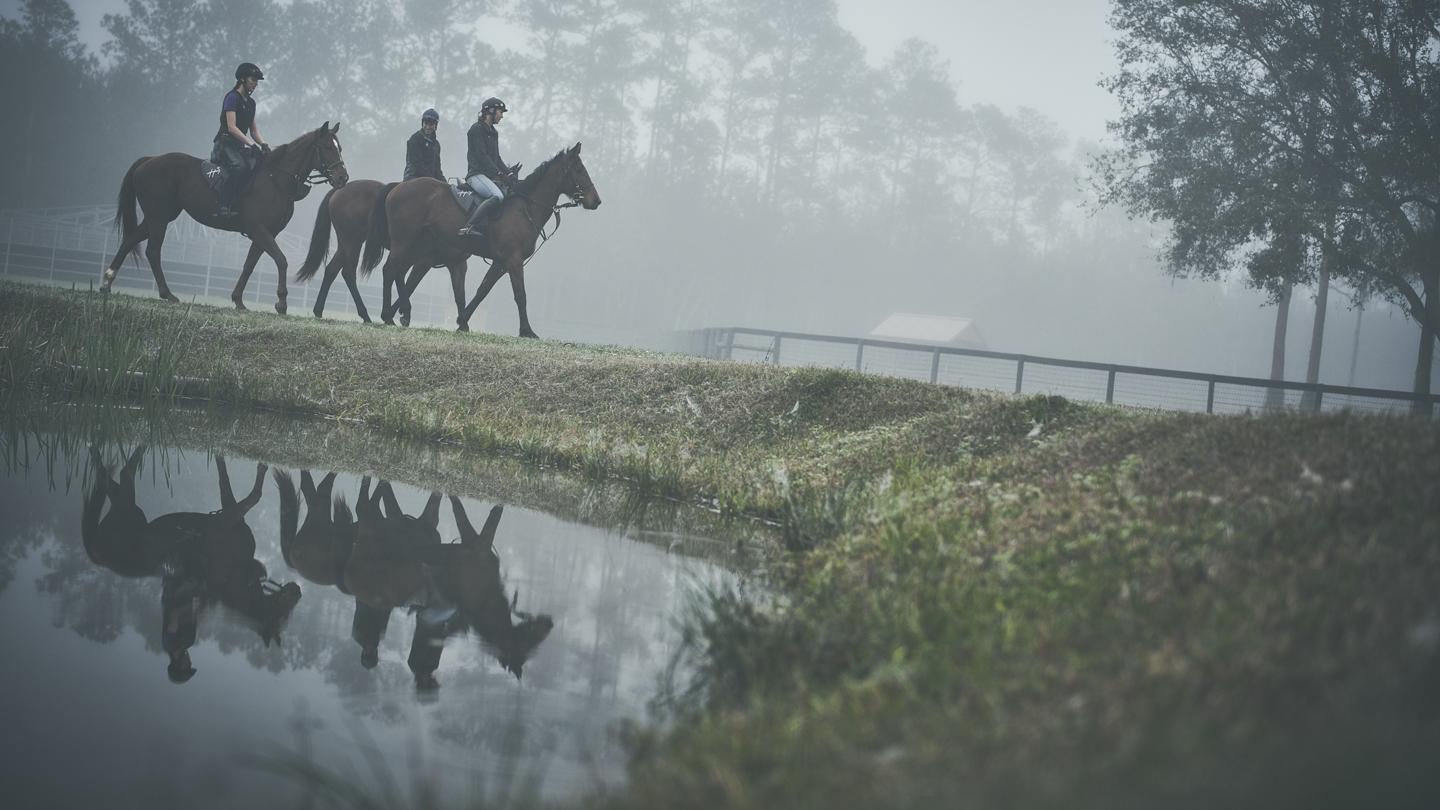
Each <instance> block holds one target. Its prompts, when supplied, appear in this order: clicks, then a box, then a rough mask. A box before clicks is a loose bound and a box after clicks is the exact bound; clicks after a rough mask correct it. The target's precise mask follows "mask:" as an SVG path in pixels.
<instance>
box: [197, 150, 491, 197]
mask: <svg viewBox="0 0 1440 810" xmlns="http://www.w3.org/2000/svg"><path fill="white" fill-rule="evenodd" d="M200 174H201V175H203V176H204V177H205V185H207V186H209V187H210V193H211V194H214V195H215V202H216V203H218V204H222V205H223V204H224V202H225V201H224V198H223V196H222V195H223V194H224V191H225V180H226V179H227V178H228V177H229V176H230V173H229V172H228V171H226V170H225V167H224V166H221V165H220V164H218V163H215V162H214V161H209V160H201V161H200ZM258 175H259V172H255V171H252V172H250V176H249V177H247V178H245V185H244V186H242V187H241V188H240V190H239V191H237V192H236V193H235V197H236V199H237V201H238V199H239V197H240V195H241V194H243V193H244V191H245V189H247V188H249V187H250V186H251V185H252V184H253V183H254V182H255V178H256V177H257V176H258ZM308 196H310V186H309V185H307V184H305V183H298V184H297V185H296V187H295V190H294V191H293V192H292V193H291V195H290V199H291V200H293V201H295V202H300V201H301V200H303V199H305V198H306V197H308ZM471 196H474V195H473V194H472V195H471Z"/></svg>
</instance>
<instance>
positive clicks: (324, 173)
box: [285, 135, 345, 186]
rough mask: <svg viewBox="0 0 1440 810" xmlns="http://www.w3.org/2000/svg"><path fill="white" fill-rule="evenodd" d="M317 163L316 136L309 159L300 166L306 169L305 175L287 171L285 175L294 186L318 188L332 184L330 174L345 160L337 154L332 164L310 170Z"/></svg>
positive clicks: (324, 164)
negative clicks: (288, 176) (323, 184)
mask: <svg viewBox="0 0 1440 810" xmlns="http://www.w3.org/2000/svg"><path fill="white" fill-rule="evenodd" d="M317 163H320V138H319V136H318V135H317V136H316V138H315V142H314V143H313V144H311V145H310V158H309V159H308V160H306V161H305V163H304V164H302V165H304V166H305V167H306V168H305V170H304V171H305V174H301V173H299V172H293V171H289V170H288V169H287V170H286V172H285V173H286V174H288V175H290V180H291V181H292V182H293V183H294V184H295V185H296V186H301V185H305V186H318V185H320V184H321V183H332V182H333V181H332V180H331V173H332V172H334V171H335V168H336V167H337V166H344V165H345V159H344V158H342V157H340V156H339V155H338V154H337V155H336V158H335V160H334V161H333V162H331V163H321V164H320V168H318V169H316V168H310V167H313V166H315V164H317Z"/></svg>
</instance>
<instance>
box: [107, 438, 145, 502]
mask: <svg viewBox="0 0 1440 810" xmlns="http://www.w3.org/2000/svg"><path fill="white" fill-rule="evenodd" d="M144 455H145V445H144V444H138V445H136V446H135V451H134V452H132V453H131V454H130V458H127V459H125V466H124V467H123V468H121V470H120V484H119V489H120V496H121V498H123V499H124V502H125V503H126V504H127V505H130V506H134V505H135V472H136V470H138V469H139V468H140V459H141V458H142V457H143V456H144ZM110 500H112V501H113V500H115V495H114V494H113V493H112V494H111V495H110Z"/></svg>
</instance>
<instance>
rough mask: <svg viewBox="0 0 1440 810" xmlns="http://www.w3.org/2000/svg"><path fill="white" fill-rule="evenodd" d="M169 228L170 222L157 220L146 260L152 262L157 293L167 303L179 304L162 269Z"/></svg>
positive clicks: (146, 248) (146, 252)
mask: <svg viewBox="0 0 1440 810" xmlns="http://www.w3.org/2000/svg"><path fill="white" fill-rule="evenodd" d="M169 228H170V220H164V221H162V220H160V219H155V226H154V233H152V234H150V242H149V244H147V245H145V258H146V260H148V261H149V262H150V272H151V273H152V274H154V276H155V291H156V292H158V293H159V294H160V297H161V298H163V299H165V300H166V301H170V302H172V303H179V301H180V299H179V298H176V297H175V293H172V292H170V285H169V284H166V283H165V271H164V270H161V269H160V249H161V248H163V247H164V246H165V232H166V231H167V230H169Z"/></svg>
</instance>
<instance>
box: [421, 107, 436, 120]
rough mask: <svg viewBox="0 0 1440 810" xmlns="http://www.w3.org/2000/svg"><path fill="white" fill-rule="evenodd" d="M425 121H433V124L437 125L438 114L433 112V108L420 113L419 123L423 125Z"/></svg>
mask: <svg viewBox="0 0 1440 810" xmlns="http://www.w3.org/2000/svg"><path fill="white" fill-rule="evenodd" d="M426 121H434V122H435V123H437V124H438V123H440V113H438V112H435V108H434V107H431V108H430V109H428V110H426V111H425V112H423V113H420V123H422V124H423V123H425V122H426Z"/></svg>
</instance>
